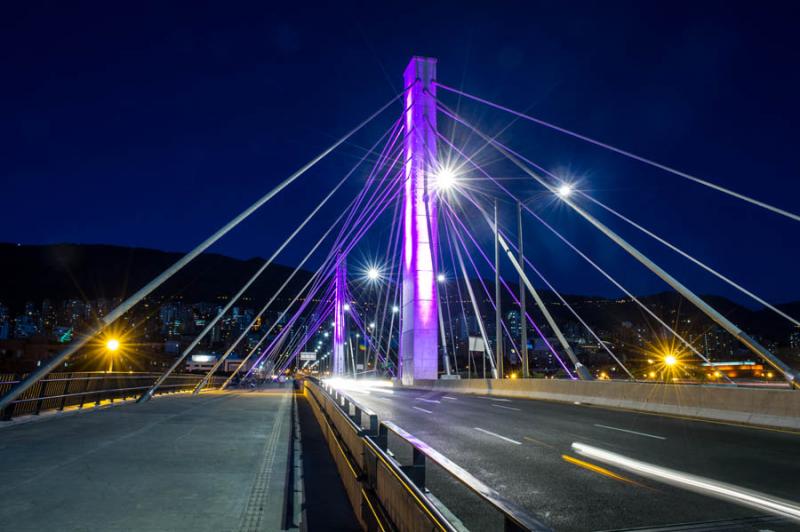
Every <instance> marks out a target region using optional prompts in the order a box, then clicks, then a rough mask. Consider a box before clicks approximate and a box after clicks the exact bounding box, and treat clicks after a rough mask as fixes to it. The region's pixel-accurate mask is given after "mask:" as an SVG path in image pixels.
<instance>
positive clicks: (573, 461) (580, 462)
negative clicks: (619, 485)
mask: <svg viewBox="0 0 800 532" xmlns="http://www.w3.org/2000/svg"><path fill="white" fill-rule="evenodd" d="M561 459H562V460H564V461H565V462H569V463H570V464H575V465H576V466H579V467H582V468H584V469H588V470H589V471H594V472H595V473H600V474H601V475H603V476H606V477H608V478H613V479H614V480H619V481H620V482H625V483H627V484H633V485H634V486H639V487H642V488H643V487H645V486H643V485H641V484H639V483H638V482H634V481H633V480H631V479H629V478H625V477H623V476H621V475H618V474H616V473H614V472H613V471H609V470H608V469H606V468H605V467H600V466H599V465H595V464H591V463H589V462H584V461H583V460H580V459H578V458H575V457H573V456H569V455H568V454H562V455H561Z"/></svg>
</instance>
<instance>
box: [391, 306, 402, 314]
mask: <svg viewBox="0 0 800 532" xmlns="http://www.w3.org/2000/svg"><path fill="white" fill-rule="evenodd" d="M392 312H394V313H395V314H396V313H398V312H400V307H398V306H397V305H394V306H393V307H392Z"/></svg>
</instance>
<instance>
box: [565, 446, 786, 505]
mask: <svg viewBox="0 0 800 532" xmlns="http://www.w3.org/2000/svg"><path fill="white" fill-rule="evenodd" d="M572 449H573V450H574V451H575V452H577V453H578V454H580V455H582V456H586V457H589V458H593V459H595V460H598V461H600V462H604V463H606V464H611V465H613V466H615V467H619V468H621V469H624V470H626V471H630V472H632V473H636V474H637V475H641V476H643V477H646V478H651V479H653V480H658V481H660V482H665V483H667V484H671V485H673V486H677V487H679V488H684V489H687V490H691V491H694V492H696V493H700V494H702V495H708V496H711V497H716V498H719V499H724V500H727V501H730V502H734V503H737V504H741V505H744V506H749V507H751V508H755V509H757V510H760V511H763V512H769V513H772V514H776V515H780V516H783V517H788V518H791V519H794V520H797V521H800V505H798V504H797V503H795V502H792V501H787V500H784V499H780V498H778V497H773V496H772V495H767V494H764V493H759V492H757V491H753V490H748V489H745V488H741V487H739V486H734V485H733V484H727V483H725V482H720V481H717V480H712V479H709V478H704V477H700V476H697V475H692V474H690V473H684V472H682V471H676V470H674V469H669V468H666V467H661V466H657V465H653V464H648V463H647V462H642V461H640V460H634V459H633V458H628V457H626V456H623V455H621V454H617V453H613V452H611V451H605V450H603V449H599V448H597V447H592V446H591V445H586V444H583V443H577V442H575V443H573V444H572Z"/></svg>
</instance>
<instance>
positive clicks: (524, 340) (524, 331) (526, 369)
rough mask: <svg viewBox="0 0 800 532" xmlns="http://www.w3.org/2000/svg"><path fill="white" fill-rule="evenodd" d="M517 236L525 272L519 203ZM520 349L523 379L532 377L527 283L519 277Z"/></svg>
mask: <svg viewBox="0 0 800 532" xmlns="http://www.w3.org/2000/svg"><path fill="white" fill-rule="evenodd" d="M517 234H518V235H519V245H518V246H517V247H518V248H519V266H520V268H522V271H523V273H524V272H525V254H524V253H523V251H522V203H521V202H518V203H517ZM519 319H520V336H521V338H520V349H521V350H522V353H521V354H522V378H523V379H527V378H528V377H530V376H531V373H530V365H529V361H528V311H527V310H526V309H525V281H523V279H522V276H521V275H520V276H519Z"/></svg>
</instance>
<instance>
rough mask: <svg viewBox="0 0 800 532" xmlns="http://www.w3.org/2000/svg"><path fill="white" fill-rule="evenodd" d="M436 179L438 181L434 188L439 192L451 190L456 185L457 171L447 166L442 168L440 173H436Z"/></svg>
mask: <svg viewBox="0 0 800 532" xmlns="http://www.w3.org/2000/svg"><path fill="white" fill-rule="evenodd" d="M434 178H435V180H436V181H435V183H434V186H435V187H436V189H437V190H441V191H445V190H450V189H451V188H453V187H454V186H455V185H456V172H455V170H453V169H452V168H449V167H446V166H445V167H442V168H441V169H440V170H439V171H438V172H436V174H435V175H434Z"/></svg>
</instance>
